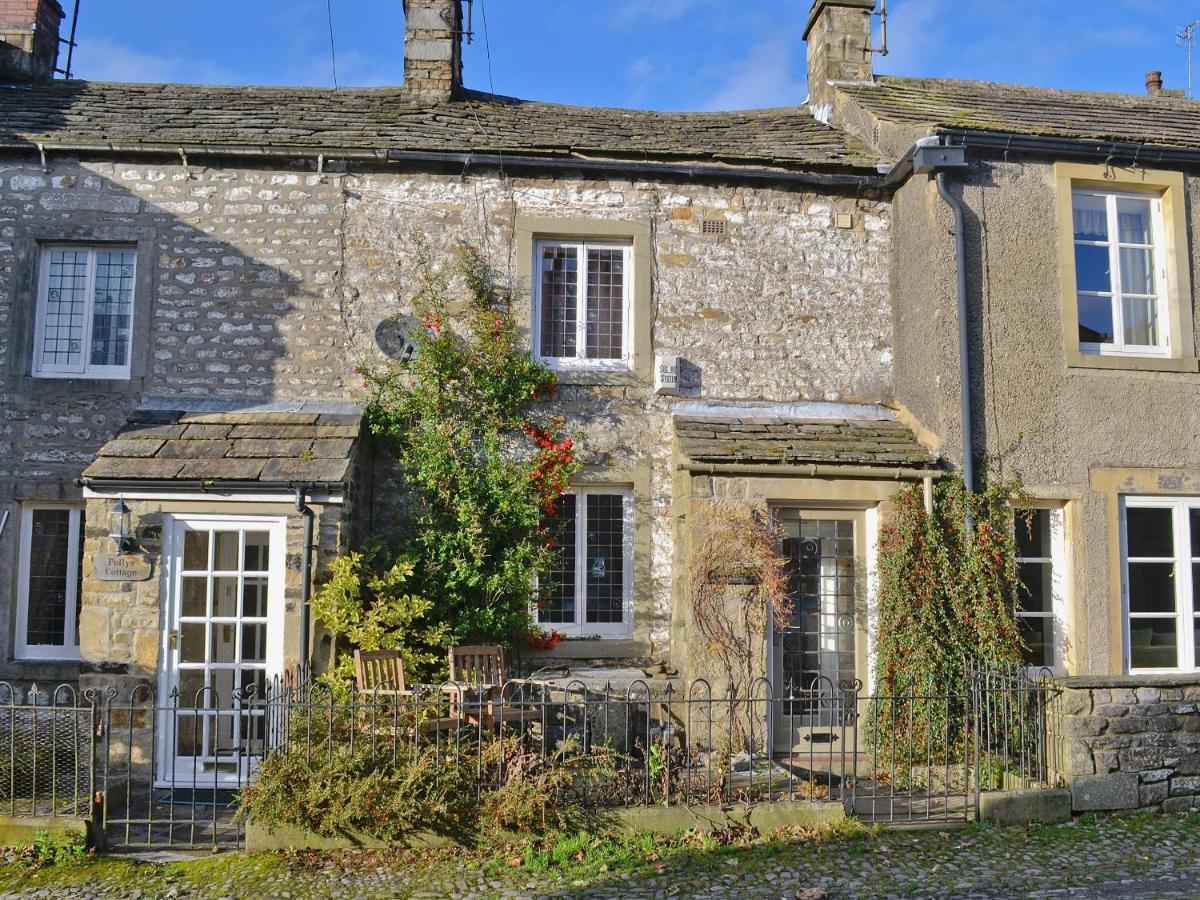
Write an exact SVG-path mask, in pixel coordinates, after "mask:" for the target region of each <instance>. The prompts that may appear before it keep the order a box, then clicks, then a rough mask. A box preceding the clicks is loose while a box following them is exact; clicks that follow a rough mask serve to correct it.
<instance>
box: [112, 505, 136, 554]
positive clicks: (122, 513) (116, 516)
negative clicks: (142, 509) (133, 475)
mask: <svg viewBox="0 0 1200 900" xmlns="http://www.w3.org/2000/svg"><path fill="white" fill-rule="evenodd" d="M108 536H109V537H110V538H112V539H113V541H114V542H115V543H116V545H117V549H118V550H119V551H120V552H121V553H128V552H129V551H130V550H132V549H133V539H132V538H131V537H130V534H129V507H128V506H126V505H125V498H124V497H118V498H117V499H116V500H115V501H114V502H113V505H112V509H111V511H110V512H109V518H108Z"/></svg>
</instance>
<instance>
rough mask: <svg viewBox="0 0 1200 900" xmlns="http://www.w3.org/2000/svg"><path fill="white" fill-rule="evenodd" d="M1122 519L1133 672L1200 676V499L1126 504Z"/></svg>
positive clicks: (1128, 642)
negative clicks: (1199, 656)
mask: <svg viewBox="0 0 1200 900" xmlns="http://www.w3.org/2000/svg"><path fill="white" fill-rule="evenodd" d="M1122 518H1123V523H1124V527H1123V534H1122V555H1123V563H1124V565H1123V568H1124V594H1125V615H1126V635H1125V637H1126V665H1127V667H1128V669H1129V671H1131V672H1179V671H1188V672H1192V671H1197V670H1200V659H1197V655H1196V654H1197V645H1198V644H1200V603H1198V602H1197V597H1196V592H1197V591H1198V590H1200V499H1195V500H1184V499H1164V498H1158V497H1155V498H1128V499H1126V500H1125V503H1124V514H1123V517H1122Z"/></svg>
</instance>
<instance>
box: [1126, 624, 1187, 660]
mask: <svg viewBox="0 0 1200 900" xmlns="http://www.w3.org/2000/svg"><path fill="white" fill-rule="evenodd" d="M1176 643H1177V642H1176V634H1175V620H1174V619H1131V620H1130V621H1129V650H1130V657H1131V660H1132V663H1133V668H1135V669H1173V668H1175V667H1177V666H1178V665H1179V653H1178V649H1177V647H1176Z"/></svg>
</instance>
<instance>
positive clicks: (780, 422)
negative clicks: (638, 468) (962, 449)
mask: <svg viewBox="0 0 1200 900" xmlns="http://www.w3.org/2000/svg"><path fill="white" fill-rule="evenodd" d="M675 435H676V438H677V440H678V442H679V450H680V453H682V454H683V456H685V457H687V458H688V459H689V460H691V461H692V462H696V463H712V464H721V463H725V464H734V463H739V464H772V463H774V464H778V465H779V466H781V467H783V466H789V465H801V464H810V463H812V464H821V465H839V464H840V465H853V466H879V467H880V468H888V467H904V468H910V469H914V468H915V469H934V468H936V467H937V465H938V457H937V455H936V454H935V453H931V452H930V451H929V450H928V449H926V448H925V447H924V446H922V444H921V442H920V441H918V440H917V437H916V435H914V434H913V432H912V431H911V430H910V429H909V428H908V427H906V426H905V425H903V424H901V423H900V422H896V421H894V420H888V419H878V420H856V419H841V418H814V419H808V418H803V419H801V418H773V417H756V416H754V413H753V410H747V414H746V415H745V416H742V417H737V418H730V417H727V416H689V417H686V418H682V417H681V418H676V419H675Z"/></svg>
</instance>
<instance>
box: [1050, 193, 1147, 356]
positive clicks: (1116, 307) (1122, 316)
mask: <svg viewBox="0 0 1200 900" xmlns="http://www.w3.org/2000/svg"><path fill="white" fill-rule="evenodd" d="M1072 210H1073V218H1074V229H1075V287H1076V294H1077V309H1078V314H1079V349H1080V351H1081V352H1083V353H1101V354H1117V355H1120V354H1132V355H1166V354H1167V353H1168V352H1169V350H1170V343H1171V335H1170V334H1169V333H1168V332H1169V328H1168V322H1169V315H1168V306H1167V262H1166V249H1165V237H1164V234H1165V232H1164V226H1163V212H1162V200H1161V199H1160V198H1158V197H1154V196H1149V195H1146V194H1131V193H1119V192H1115V191H1104V190H1093V189H1084V188H1076V189H1075V190H1074V191H1073V192H1072Z"/></svg>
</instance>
